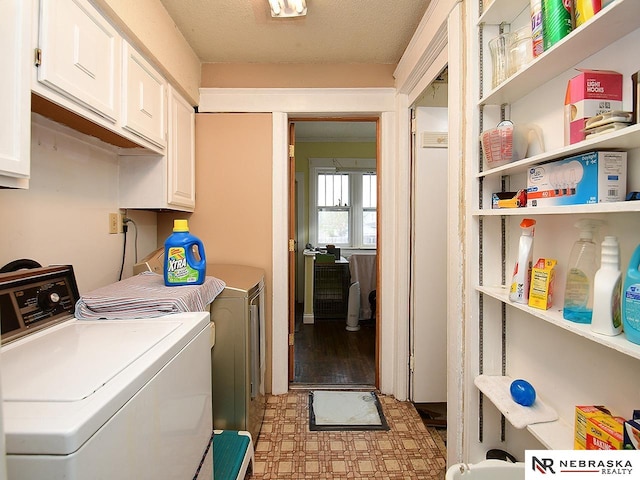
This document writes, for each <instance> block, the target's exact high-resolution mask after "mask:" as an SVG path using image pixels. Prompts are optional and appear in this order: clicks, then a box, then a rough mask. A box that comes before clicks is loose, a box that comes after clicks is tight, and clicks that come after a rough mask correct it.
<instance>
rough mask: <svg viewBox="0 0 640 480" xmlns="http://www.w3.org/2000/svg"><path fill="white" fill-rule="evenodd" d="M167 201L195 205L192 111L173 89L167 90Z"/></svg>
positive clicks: (182, 204)
mask: <svg viewBox="0 0 640 480" xmlns="http://www.w3.org/2000/svg"><path fill="white" fill-rule="evenodd" d="M169 122H170V125H169V126H170V128H169V149H168V152H167V157H168V162H167V168H168V172H167V179H168V181H167V184H168V185H167V195H168V197H167V202H168V203H169V204H171V205H178V206H183V207H190V208H194V207H195V202H196V199H195V150H194V134H195V113H194V110H193V107H192V106H191V105H190V104H189V103H188V102H187V101H186V100H184V99H183V98H182V97H181V96H180V95H179V94H178V93H177V92H176V91H175V90H174V89H172V88H171V89H170V92H169Z"/></svg>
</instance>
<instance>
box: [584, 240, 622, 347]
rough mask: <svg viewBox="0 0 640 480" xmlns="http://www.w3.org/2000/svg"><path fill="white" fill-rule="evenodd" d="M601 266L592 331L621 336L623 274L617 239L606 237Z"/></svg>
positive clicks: (594, 281)
mask: <svg viewBox="0 0 640 480" xmlns="http://www.w3.org/2000/svg"><path fill="white" fill-rule="evenodd" d="M600 265H601V266H600V270H598V271H597V272H596V276H595V278H594V279H593V318H592V320H591V330H592V331H593V332H596V333H599V334H601V335H609V336H614V335H619V334H620V333H621V332H622V299H621V296H622V272H621V271H620V247H619V246H618V239H617V238H616V237H610V236H607V237H604V241H603V242H602V257H601V260H600Z"/></svg>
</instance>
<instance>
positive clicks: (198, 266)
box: [164, 220, 207, 287]
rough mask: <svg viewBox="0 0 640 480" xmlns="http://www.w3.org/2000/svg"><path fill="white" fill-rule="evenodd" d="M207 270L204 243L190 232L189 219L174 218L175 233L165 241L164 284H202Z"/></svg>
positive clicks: (170, 285)
mask: <svg viewBox="0 0 640 480" xmlns="http://www.w3.org/2000/svg"><path fill="white" fill-rule="evenodd" d="M206 270H207V259H206V256H205V253H204V245H203V244H202V242H201V241H200V239H199V238H198V237H196V236H195V235H191V234H190V233H189V223H188V221H187V220H174V221H173V233H172V234H171V235H169V237H168V238H167V240H166V241H165V242H164V284H165V285H166V286H167V287H175V286H180V285H202V284H203V283H204V279H205V275H206Z"/></svg>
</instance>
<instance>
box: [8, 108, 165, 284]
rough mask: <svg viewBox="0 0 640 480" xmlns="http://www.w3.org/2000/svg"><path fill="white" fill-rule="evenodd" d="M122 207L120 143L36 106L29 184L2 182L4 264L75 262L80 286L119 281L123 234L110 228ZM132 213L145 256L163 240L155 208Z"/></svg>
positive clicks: (130, 240)
mask: <svg viewBox="0 0 640 480" xmlns="http://www.w3.org/2000/svg"><path fill="white" fill-rule="evenodd" d="M118 211H119V210H118V155H117V152H116V150H115V149H114V147H112V146H110V145H107V144H104V143H102V142H100V141H98V140H96V139H94V138H92V137H87V136H85V135H82V134H79V133H77V132H75V131H73V130H71V129H69V128H67V127H64V126H62V125H60V124H57V123H55V122H52V121H50V120H48V119H45V118H44V117H41V116H40V115H37V114H33V116H32V135H31V181H30V188H29V189H28V190H8V189H7V190H0V225H2V230H3V235H2V236H1V237H0V266H1V265H5V264H6V263H8V262H10V261H12V260H16V259H20V258H30V259H33V260H35V261H37V262H39V263H40V264H42V265H51V264H71V265H73V267H74V271H75V274H76V279H77V282H78V288H79V290H80V293H81V294H82V293H84V292H87V291H90V290H93V289H94V288H97V287H100V286H103V285H106V284H109V283H112V282H115V281H117V280H118V275H119V273H120V264H121V260H122V249H123V235H122V234H119V235H112V234H109V228H108V226H109V221H108V219H109V213H110V212H118ZM128 216H129V217H131V218H132V219H133V220H134V221H135V222H136V224H137V226H138V228H139V232H138V252H139V257H140V258H142V257H143V256H144V255H146V254H147V253H149V252H150V251H151V250H153V249H154V248H155V247H156V230H157V229H156V214H155V213H152V212H128ZM134 237H135V228H134V227H132V226H131V227H130V228H129V234H128V235H127V247H128V248H127V257H126V264H125V270H124V275H123V277H127V276H130V275H131V272H132V265H133V262H134V250H135V245H134Z"/></svg>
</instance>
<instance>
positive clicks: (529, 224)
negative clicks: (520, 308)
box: [509, 218, 536, 304]
mask: <svg viewBox="0 0 640 480" xmlns="http://www.w3.org/2000/svg"><path fill="white" fill-rule="evenodd" d="M535 224H536V221H535V220H533V219H531V218H525V219H523V220H522V222H520V228H521V229H522V234H521V235H520V241H519V243H518V259H517V260H516V264H515V266H514V267H513V278H512V280H511V288H510V289H509V300H511V301H512V302H516V303H524V304H527V303H529V285H530V283H531V267H532V263H533V233H534V231H535V228H534V226H535Z"/></svg>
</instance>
